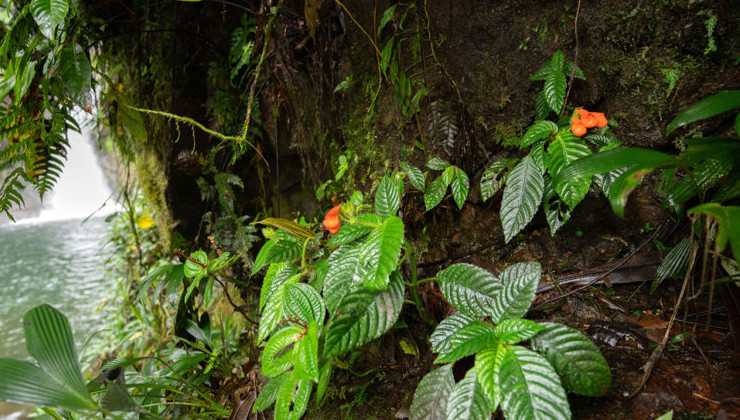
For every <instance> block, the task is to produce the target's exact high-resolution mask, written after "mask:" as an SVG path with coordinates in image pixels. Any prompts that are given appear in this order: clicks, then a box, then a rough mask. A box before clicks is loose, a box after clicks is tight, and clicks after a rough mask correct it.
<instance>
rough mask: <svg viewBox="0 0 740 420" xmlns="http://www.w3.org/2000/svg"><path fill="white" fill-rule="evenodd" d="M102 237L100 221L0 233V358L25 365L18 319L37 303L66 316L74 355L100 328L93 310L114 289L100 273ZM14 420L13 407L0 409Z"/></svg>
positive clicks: (35, 225)
mask: <svg viewBox="0 0 740 420" xmlns="http://www.w3.org/2000/svg"><path fill="white" fill-rule="evenodd" d="M105 234H106V223H105V221H104V220H103V219H102V218H95V219H90V220H89V221H88V222H86V223H85V224H83V225H81V220H80V219H72V220H58V221H48V222H43V223H25V224H16V225H12V224H11V225H6V226H1V227H0V286H1V287H0V331H2V339H0V357H12V358H19V359H28V357H29V356H28V353H27V351H26V347H25V341H24V338H23V324H22V320H23V314H24V313H25V312H26V311H27V310H29V309H31V308H33V307H35V306H37V305H40V304H42V303H48V304H50V305H51V306H53V307H55V308H57V309H58V310H60V311H61V312H62V313H63V314H65V315H66V316H67V318H68V319H69V321H70V323H71V325H72V331H73V334H74V337H75V342H76V343H77V350H78V352H79V351H80V349H81V346H82V345H83V344H84V343H85V340H87V338H88V337H89V336H90V335H91V334H92V333H93V332H95V331H97V330H99V329H101V328H103V327H104V325H105V323H104V322H103V321H104V318H105V313H103V312H101V311H99V310H98V308H99V307H100V306H101V304H102V303H103V302H104V301H105V300H106V299H108V298H110V297H111V296H112V294H113V289H114V287H115V286H114V281H113V280H112V279H109V278H106V276H105V272H104V270H103V261H104V260H105V257H106V255H105V251H106V250H105V249H104V246H103V244H102V240H103V238H104V237H105ZM3 379H5V378H0V381H2V380H3ZM16 418H20V414H19V413H18V411H17V407H16V406H10V405H7V404H3V403H0V419H16Z"/></svg>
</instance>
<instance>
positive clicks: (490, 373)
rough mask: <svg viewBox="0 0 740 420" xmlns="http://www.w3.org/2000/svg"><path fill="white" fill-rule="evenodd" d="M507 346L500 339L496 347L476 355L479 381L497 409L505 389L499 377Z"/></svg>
mask: <svg viewBox="0 0 740 420" xmlns="http://www.w3.org/2000/svg"><path fill="white" fill-rule="evenodd" d="M506 349H507V347H506V346H505V345H504V344H503V343H502V342H501V341H499V342H498V343H497V344H496V345H495V346H494V347H491V348H488V349H485V350H483V351H481V352H479V353H478V354H476V355H475V370H476V373H477V376H478V383H479V384H481V387H482V388H483V392H485V394H486V396H488V399H489V400H490V401H491V402H492V404H491V406H492V407H493V409H494V410H495V409H496V408H498V405H499V402H500V401H501V397H502V394H503V391H502V390H501V383H500V380H499V379H500V378H499V371H500V370H501V362H502V361H503V360H504V354H506Z"/></svg>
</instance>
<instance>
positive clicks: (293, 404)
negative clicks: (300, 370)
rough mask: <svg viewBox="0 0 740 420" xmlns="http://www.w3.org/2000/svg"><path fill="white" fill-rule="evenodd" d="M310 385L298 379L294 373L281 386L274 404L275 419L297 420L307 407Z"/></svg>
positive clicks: (307, 381) (308, 382)
mask: <svg viewBox="0 0 740 420" xmlns="http://www.w3.org/2000/svg"><path fill="white" fill-rule="evenodd" d="M311 388H312V383H311V381H310V380H307V379H300V378H298V377H297V376H296V375H295V373H294V374H293V375H291V376H290V377H289V378H288V379H287V380H286V381H285V382H283V383H282V384H281V387H280V391H279V393H278V396H277V401H276V402H275V418H276V419H281V420H299V419H300V418H301V417H303V413H305V411H306V407H308V399H309V397H310V396H311Z"/></svg>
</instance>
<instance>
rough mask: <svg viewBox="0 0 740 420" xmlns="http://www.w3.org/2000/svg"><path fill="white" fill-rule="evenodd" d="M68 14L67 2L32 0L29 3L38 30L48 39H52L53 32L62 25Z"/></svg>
mask: <svg viewBox="0 0 740 420" xmlns="http://www.w3.org/2000/svg"><path fill="white" fill-rule="evenodd" d="M68 12H69V2H68V1H67V0H33V1H32V2H31V13H32V14H33V19H34V20H35V21H36V24H38V25H39V30H41V33H42V34H44V36H45V37H47V38H49V39H54V31H56V29H57V27H58V26H59V25H61V24H62V23H64V19H65V18H66V17H67V13H68Z"/></svg>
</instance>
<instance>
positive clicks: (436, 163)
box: [427, 157, 450, 171]
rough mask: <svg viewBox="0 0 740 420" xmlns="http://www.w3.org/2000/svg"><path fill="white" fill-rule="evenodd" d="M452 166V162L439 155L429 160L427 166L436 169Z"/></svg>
mask: <svg viewBox="0 0 740 420" xmlns="http://www.w3.org/2000/svg"><path fill="white" fill-rule="evenodd" d="M449 166H450V163H449V162H447V161H446V160H444V159H440V158H438V157H435V158H432V159H430V160H429V162H427V168H429V169H434V170H436V171H443V170H445V169H447V168H448V167H449Z"/></svg>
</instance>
